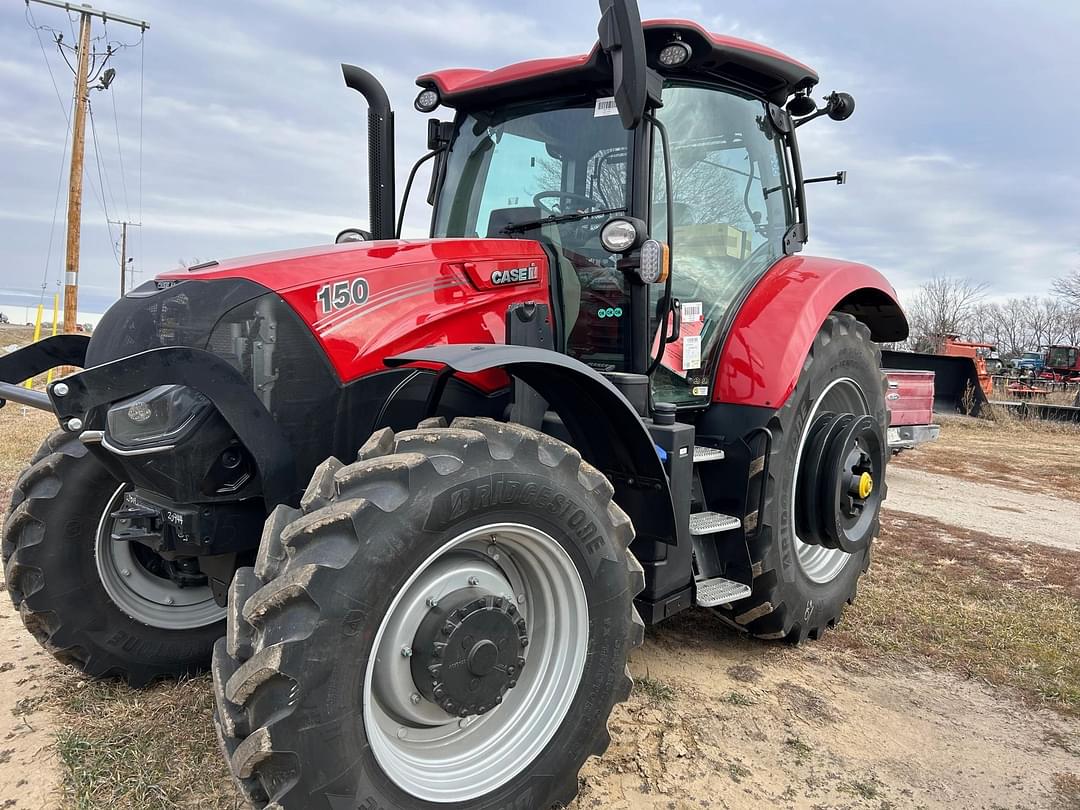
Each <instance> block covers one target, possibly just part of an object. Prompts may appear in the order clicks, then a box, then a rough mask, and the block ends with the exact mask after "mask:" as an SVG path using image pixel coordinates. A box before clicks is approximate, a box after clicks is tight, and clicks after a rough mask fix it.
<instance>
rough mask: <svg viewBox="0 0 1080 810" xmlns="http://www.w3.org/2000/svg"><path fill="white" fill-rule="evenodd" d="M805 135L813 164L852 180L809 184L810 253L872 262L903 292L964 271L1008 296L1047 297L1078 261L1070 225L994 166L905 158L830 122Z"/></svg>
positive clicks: (945, 156)
mask: <svg viewBox="0 0 1080 810" xmlns="http://www.w3.org/2000/svg"><path fill="white" fill-rule="evenodd" d="M800 135H801V139H800V140H801V144H802V151H803V153H804V156H805V158H804V159H805V160H806V161H807V163H808V164H809V165H812V166H814V167H817V168H818V169H824V168H825V167H828V169H827V170H828V171H835V170H836V169H838V168H843V169H846V170H847V171H848V178H849V180H848V185H847V186H844V187H840V188H837V187H835V186H830V185H828V184H822V185H819V186H816V187H815V186H811V187H809V189H808V192H807V193H808V196H809V201H808V209H809V216H810V231H811V237H812V241H811V243H810V245H809V246H808V252H811V253H825V254H826V255H829V254H834V253H835V254H840V255H842V256H843V257H845V258H851V259H857V260H859V261H864V262H867V263H868V264H871V265H874V266H876V267H877V268H878V269H880V270H882V271H883V272H884V273H885V274H886V275H887V276H889V277H890V279H891V280H892V281H893V283H894V284H895V285H896V286H897V287H900V288H905V289H908V288H912V287H915V286H918V284H919V283H920V282H921V281H922V280H925V279H926V278H929V277H931V276H934V275H956V276H966V277H970V278H973V279H976V280H979V281H986V282H988V283H989V284H990V285H991V287H992V288H993V290H994V291H995V292H997V293H999V294H1001V295H1023V294H1032V293H1043V292H1045V291H1046V290H1047V288H1048V287H1049V282H1050V280H1051V279H1053V278H1054V277H1055V276H1057V275H1060V274H1063V273H1065V272H1067V271H1068V270H1069V269H1071V267H1072V266H1074V264H1075V261H1076V248H1077V244H1076V240H1075V232H1074V230H1073V229H1072V228H1071V227H1070V223H1069V221H1068V219H1067V218H1062V219H1061V220H1060V221H1054V220H1055V218H1054V217H1047V212H1046V211H1045V210H1042V209H1038V208H1034V207H1033V208H1026V207H1018V206H1016V205H1015V201H1016V197H1017V195H1016V192H1015V189H1014V188H1013V187H1012V184H1011V182H1003V178H1002V177H1001V176H1000V174H999V173H998V172H997V171H996V170H995V169H994V167H991V166H986V165H983V164H981V163H979V162H977V161H975V160H973V159H971V157H970V156H963V157H961V156H958V155H954V154H950V153H948V152H943V151H939V152H934V153H911V154H905V153H903V152H899V151H897V150H895V149H894V148H893V147H892V146H891V145H890V144H888V143H887V142H884V143H883V142H882V141H881V140H879V139H877V138H875V137H874V136H872V135H868V134H866V133H859V132H857V131H851V130H849V129H848V128H847V126H845V125H839V126H837V125H832V124H831V123H830V122H828V121H827V120H826V121H822V122H815V123H813V124H810V125H808V126H807V127H805V128H803V129H801V130H800ZM821 173H824V172H821ZM1036 182H1037V181H1036ZM1042 188H1045V189H1049V188H1052V185H1051V184H1049V183H1048V184H1047V185H1045V186H1042ZM1062 190H1064V189H1062Z"/></svg>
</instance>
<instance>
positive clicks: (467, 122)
mask: <svg viewBox="0 0 1080 810" xmlns="http://www.w3.org/2000/svg"><path fill="white" fill-rule="evenodd" d="M614 17H615V14H614V12H613V11H609V13H605V15H604V18H603V20H602V21H601V24H600V28H599V33H600V38H599V41H598V43H597V45H596V46H595V47H594V48H593V50H592V51H591V52H590V53H588V54H583V55H578V56H571V57H564V58H556V59H543V60H534V61H530V62H523V63H519V64H515V65H510V66H507V67H504V68H500V69H497V70H491V71H485V70H466V69H454V70H444V71H437V72H433V73H430V74H425V75H423V76H421V77H420V78H419V79H418V80H417V84H418V85H419V86H420V88H421V91H420V93H419V95H418V96H417V98H416V101H415V105H414V106H415V107H416V109H417V110H419V111H421V112H425V113H430V112H435V111H436V110H438V109H439V108H440V107H448V108H451V109H452V110H453V111H454V118H453V121H452V122H443V121H440V120H437V119H435V120H431V121H430V122H429V146H430V148H431V150H432V152H431V153H430V154H429V155H427V156H425V158H422V159H421V160H426V159H428V158H431V157H434V159H435V160H434V166H435V168H434V170H433V173H432V183H431V188H430V191H429V195H428V199H429V202H431V203H432V204H433V209H434V210H433V215H432V226H431V236H432V237H434V238H465V239H476V238H480V239H506V238H511V239H528V240H533V241H535V242H537V243H539V244H540V245H541V246H542V247H543V249H544V251H545V252H546V254H547V256H548V265H549V267H550V269H551V286H552V296H551V298H552V302H553V308H554V310H555V311H554V312H553V313H552V317H553V320H554V322H555V323H554V332H555V337H556V342H557V348H558V349H559V350H560V351H562V352H564V353H566V354H569V355H570V356H572V357H575V358H577V359H579V360H581V361H583V362H584V363H586V364H587V365H589V366H590V367H592V368H594V369H596V370H597V371H600V372H601V373H613V372H614V373H625V372H630V373H636V374H648V375H649V376H650V379H651V386H652V391H653V394H654V395H655V396H656V397H657V398H658V399H661V400H663V401H667V402H672V403H675V404H676V405H678V406H683V407H686V406H689V407H704V406H705V405H707V404H708V403H709V401H710V395H711V394H712V391H713V389H712V386H711V380H712V379H714V378H715V372H716V367H717V361H718V357H719V349H720V347H721V345H722V343H723V340H724V338H725V336H726V334H727V332H728V329H729V327H730V326H731V321H732V318H733V315H734V313H735V310H736V309H737V308H738V304H739V303H740V302H741V301H742V300H743V299H744V298H745V297H746V295H747V293H748V292H749V290H750V289H751V288H752V287H753V286H754V285H755V284H756V283H757V282H758V281H759V280H760V279H761V278H762V276H763V275H764V274H765V272H766V271H767V270H768V269H769V268H770V267H771V266H773V265H774V264H775V262H776V261H777V260H778V259H779V258H781V257H782V256H784V255H785V254H791V253H795V252H797V251H798V250H800V249H801V247H802V245H803V243H804V242H805V241H806V237H807V227H806V217H805V199H804V195H803V185H804V181H803V178H802V171H801V164H800V161H799V152H798V147H797V144H796V141H795V128H796V127H797V126H798V125H799V124H801V123H804V122H805V121H808V120H811V119H813V118H816V117H818V116H820V115H824V114H828V115H829V116H830V117H832V118H834V119H836V120H842V119H844V118H846V117H848V116H849V115H850V114H851V112H852V111H853V109H854V102H853V100H852V99H851V97H850V96H847V95H846V94H832V95H830V96H828V97H827V99H826V103H825V104H824V105H823V106H822V107H820V108H819V107H818V106H817V105H816V104H815V103H814V102H813V101H812V100H810V98H809V92H810V90H811V89H812V88H813V87H814V85H816V83H817V81H818V77H817V74H816V73H815V72H814V71H813V70H811V69H810V68H808V67H806V66H805V65H803V64H801V63H799V62H798V61H796V60H794V59H792V58H791V57H789V56H786V55H784V54H782V53H780V52H778V51H774V50H772V49H769V48H766V47H763V46H761V45H757V44H755V43H751V42H747V41H744V40H740V39H736V38H733V37H727V36H721V35H717V34H712V33H709V32H707V31H706V30H705V29H703V28H702V27H701V26H699V25H698V24H696V23H693V22H689V21H685V20H653V21H646V22H645V23H637V22H636V21H635V22H634V24H633V26H632V28H633V29H635V30H634V31H633V32H631V33H635V34H636V32H637V31H640V34H636V36H630V35H626V32H623V31H621V29H620V28H619V21H618V20H616V19H614ZM615 54H617V55H618V57H619V58H615V56H613V55H615ZM609 65H612V66H614V70H613V69H612V67H611V66H609ZM350 71H352V72H357V71H358V69H356V68H352V67H348V68H347V77H348V76H349V72H350ZM360 73H362V71H360ZM354 77H355V74H354ZM366 78H368V79H371V77H366ZM371 81H372V82H373V79H371ZM370 83H371V82H358V81H350V84H351V86H353V87H355V88H356V89H358V90H360V91H361V92H364V93H365V95H366V96H367V97H368V100H369V102H372V101H373V99H374V100H375V102H376V105H375V106H376V107H377V106H378V99H379V98H380V97H381V92H380V91H379V89H378V88H376V89H375V92H372V88H370V87H368V86H367V85H369V84H370ZM376 84H377V83H376ZM388 115H389V113H385V114H382V115H377V116H376V117H375V119H373V127H378V126H380V124H379V122H380V121H384V120H385V119H386V117H387V116H388ZM391 117H392V116H391ZM373 132H375V134H376V135H377V137H373V139H372V152H373V154H375V155H377V154H378V152H379V150H380V149H382V150H384V151H385V150H387V149H388V148H389V144H390V143H391V139H390V138H388V137H385V136H386V135H387V134H388V133H387V131H386V130H385V129H384V130H382V131H377V132H376V131H375V130H373ZM391 134H392V133H391ZM380 163H381V165H376V166H374V167H373V172H374V175H375V179H374V181H373V188H377V187H379V188H384V187H385V186H386V185H387V183H386V179H387V178H390V181H391V183H392V171H393V169H392V163H393V161H392V159H390V158H389V157H386V158H384V159H383V160H382V161H380ZM418 165H419V164H418ZM414 174H415V169H414ZM826 179H834V178H826ZM835 179H836V180H837V181H838V182H842V181H843V177H842V175H837V176H836V178H835ZM811 182H812V181H811ZM407 193H408V192H406V194H407ZM373 194H374V192H373ZM385 198H386V195H385V194H384V195H383V196H382V198H380V199H379V200H376V199H375V198H374V197H373V199H372V210H373V211H375V210H376V209H377V207H378V206H379V205H385V201H386V199H385ZM372 230H373V232H375V234H376V237H378V236H379V231H380V227H379V223H378V221H377V218H376V217H373V228H372ZM381 230H382V231H383V233H384V235H385V234H386V232H387V230H388V229H387V228H386V227H383V228H381ZM397 233H400V221H399V222H398V228H397ZM643 259H644V261H643ZM505 281H506V282H510V279H509V278H507V279H505ZM510 283H512V282H510Z"/></svg>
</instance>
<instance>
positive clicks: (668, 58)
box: [660, 39, 694, 67]
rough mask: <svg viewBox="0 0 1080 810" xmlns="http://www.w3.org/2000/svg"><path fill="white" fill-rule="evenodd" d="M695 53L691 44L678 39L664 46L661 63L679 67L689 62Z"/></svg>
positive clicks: (666, 65) (665, 65)
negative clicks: (691, 48)
mask: <svg viewBox="0 0 1080 810" xmlns="http://www.w3.org/2000/svg"><path fill="white" fill-rule="evenodd" d="M693 54H694V52H693V51H692V50H690V46H689V45H687V44H686V43H685V42H683V41H682V40H678V39H677V40H674V41H673V42H671V43H669V44H668V45H666V46H664V48H663V50H661V51H660V64H661V65H663V66H664V67H679V66H681V65H685V64H686V63H687V62H689V61H690V57H691V56H693Z"/></svg>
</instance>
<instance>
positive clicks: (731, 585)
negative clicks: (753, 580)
mask: <svg viewBox="0 0 1080 810" xmlns="http://www.w3.org/2000/svg"><path fill="white" fill-rule="evenodd" d="M694 584H695V585H696V586H697V587H696V593H695V596H694V600H695V601H696V602H697V603H698V605H700V606H701V607H717V606H718V605H727V604H730V603H732V602H735V601H738V600H739V599H745V598H746V597H748V596H749V595H750V586H749V585H743V584H742V583H741V582H733V581H732V580H730V579H724V578H723V577H713V578H712V579H699V580H697V582H695V583H694Z"/></svg>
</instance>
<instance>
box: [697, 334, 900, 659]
mask: <svg viewBox="0 0 1080 810" xmlns="http://www.w3.org/2000/svg"><path fill="white" fill-rule="evenodd" d="M880 358H881V353H880V350H879V349H878V347H877V346H876V345H875V344H874V343H873V342H872V341H871V339H870V330H869V329H868V328H867V326H866V325H865V324H863V323H861V322H860V321H858V320H856V319H855V318H853V317H852V316H850V315H846V314H841V313H834V314H832V315H830V316H829V318H828V319H827V320H826V321H825V323H824V324H823V325H822V327H821V330H820V331H819V332H818V335H817V337H816V338H815V340H814V344H813V346H812V347H811V349H810V353H809V355H808V356H807V360H806V363H805V364H804V366H803V370H802V374H801V375H800V377H799V381H798V384H797V385H796V387H795V391H794V392H792V394H791V396H790V397H789V398H788V401H787V402H786V403H785V405H784V407H782V408H781V409H780V410H779V411H777V412H776V414H775V415H774V416H773V418H772V419H771V420H770V422H769V425H768V427H769V430H770V431H771V433H772V436H773V440H772V450H771V457H770V459H769V464H768V480H767V481H765V482H764V484H763V485H764V486H765V487H766V496H765V509H764V512H763V513H762V514H761V515H759V516H758V519H759V522H760V524H761V525H760V529H759V531H758V532H757V534H756V535H755V536H753V537H752V538H751V539H750V541H749V546H750V554H751V560H752V562H753V572H754V581H753V586H752V587H753V591H752V593H751V595H750V596H749V597H747V598H746V599H742V600H740V601H738V602H735V603H733V604H731V605H727V606H725V607H723V608H718V609H717V612H718V614H719V615H720V616H721V617H722V618H724V619H725V620H726V621H727V622H728V623H730V624H732V625H733V626H735V627H737V628H739V629H742V630H745V631H747V632H749V633H751V634H752V635H755V636H757V637H759V638H783V639H788V640H790V641H796V642H798V641H803V640H805V639H806V638H808V637H809V638H818V637H819V636H820V635H821V633H822V632H823V631H824V630H825V629H826V628H829V627H832V626H833V625H834V624H836V622H837V621H839V619H840V614H841V613H842V611H843V609H844V606H845V605H847V604H849V603H851V602H852V601H853V600H854V599H855V596H856V592H857V590H858V581H859V578H860V577H861V576H862V574H863V573H864V572H865V571H866V569H867V568H868V567H869V565H870V553H871V552H870V545H871V541H872V539H873V538H874V537H875V536H876V535H877V532H878V518H879V514H880V509H881V503H882V501H883V500H884V497H885V463H886V458H887V453H886V452H885V447H884V444H885V442H884V436H885V433H886V429H887V427H888V411H887V409H886V406H885V385H886V382H885V379H884V375H883V374H882V372H881V369H880V362H881V361H880Z"/></svg>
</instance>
